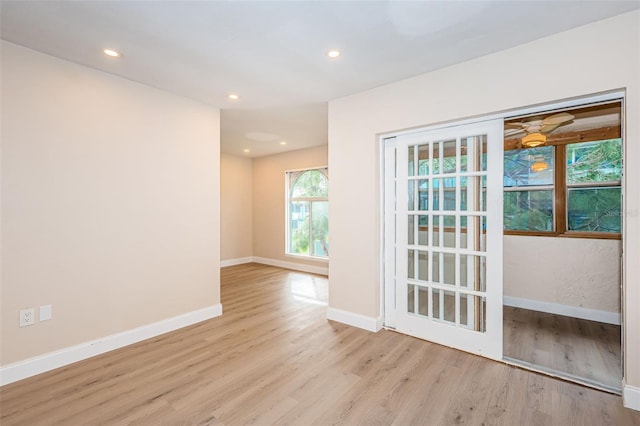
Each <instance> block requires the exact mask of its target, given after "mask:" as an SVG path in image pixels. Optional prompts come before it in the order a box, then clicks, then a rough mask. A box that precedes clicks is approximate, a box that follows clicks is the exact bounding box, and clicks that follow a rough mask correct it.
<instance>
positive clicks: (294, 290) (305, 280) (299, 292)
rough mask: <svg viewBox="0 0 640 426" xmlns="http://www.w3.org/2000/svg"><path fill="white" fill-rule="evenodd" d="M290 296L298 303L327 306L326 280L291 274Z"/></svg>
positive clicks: (318, 277)
mask: <svg viewBox="0 0 640 426" xmlns="http://www.w3.org/2000/svg"><path fill="white" fill-rule="evenodd" d="M289 283H290V284H291V295H292V296H293V299H294V300H297V301H299V302H306V303H312V304H314V305H322V306H327V298H328V293H327V279H326V278H324V277H320V276H313V275H303V274H296V273H291V274H290V275H289Z"/></svg>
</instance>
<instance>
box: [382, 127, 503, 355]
mask: <svg viewBox="0 0 640 426" xmlns="http://www.w3.org/2000/svg"><path fill="white" fill-rule="evenodd" d="M502 138H503V121H502V119H498V120H492V121H485V122H480V123H474V124H467V125H462V126H452V127H448V128H444V129H437V130H428V131H418V132H415V133H411V134H406V135H401V136H397V137H395V138H392V139H388V140H386V143H385V237H384V238H385V262H386V264H385V270H386V272H385V311H386V312H385V323H386V325H387V326H390V327H395V328H396V330H397V331H399V332H402V333H405V334H409V335H412V336H416V337H419V338H422V339H426V340H430V341H433V342H436V343H440V344H443V345H447V346H451V347H454V348H457V349H461V350H464V351H468V352H472V353H476V354H479V355H483V356H486V357H489V358H494V359H502V167H503V158H502V157H503V140H502Z"/></svg>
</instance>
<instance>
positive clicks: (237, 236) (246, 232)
mask: <svg viewBox="0 0 640 426" xmlns="http://www.w3.org/2000/svg"><path fill="white" fill-rule="evenodd" d="M252 170H253V162H252V161H251V158H244V157H238V156H234V155H229V154H221V155H220V224H221V227H220V259H221V260H222V261H226V262H231V263H233V262H234V261H244V260H246V259H247V258H250V257H251V256H252V254H253V248H252V243H253V241H252V236H253V224H252V223H253V222H252V221H253V218H252V206H253V204H252V191H253V186H252V181H253V171H252Z"/></svg>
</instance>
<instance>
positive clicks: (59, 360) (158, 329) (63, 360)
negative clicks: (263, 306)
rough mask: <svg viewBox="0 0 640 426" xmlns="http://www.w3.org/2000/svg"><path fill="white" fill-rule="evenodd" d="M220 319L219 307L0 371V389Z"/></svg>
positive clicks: (162, 321)
mask: <svg viewBox="0 0 640 426" xmlns="http://www.w3.org/2000/svg"><path fill="white" fill-rule="evenodd" d="M220 315H222V305H221V304H220V303H218V304H216V305H212V306H209V307H206V308H203V309H199V310H197V311H192V312H187V313H186V314H182V315H178V316H176V317H173V318H167V319H164V320H161V321H158V322H155V323H152V324H147V325H143V326H141V327H137V328H134V329H131V330H127V331H123V332H121V333H116V334H112V335H110V336H106V337H102V338H99V339H96V340H92V341H89V342H85V343H81V344H79V345H76V346H70V347H68V348H64V349H60V350H58V351H55V352H50V353H48V354H44V355H41V356H37V357H34V358H30V359H26V360H24V361H19V362H15V363H13V364H8V365H6V366H3V367H2V368H0V386H4V385H6V384H9V383H13V382H16V381H18V380H22V379H26V378H27V377H31V376H35V375H36V374H40V373H44V372H46V371H50V370H53V369H56V368H59V367H63V366H65V365H69V364H72V363H74V362H78V361H82V360H84V359H87V358H91V357H94V356H96V355H100V354H103V353H105V352H109V351H112V350H114V349H118V348H121V347H123V346H128V345H131V344H133V343H137V342H140V341H143V340H146V339H149V338H152V337H155V336H159V335H161V334H164V333H168V332H170V331H174V330H177V329H179V328H182V327H187V326H189V325H192V324H195V323H198V322H201V321H205V320H208V319H211V318H215V317H218V316H220Z"/></svg>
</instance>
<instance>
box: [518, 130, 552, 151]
mask: <svg viewBox="0 0 640 426" xmlns="http://www.w3.org/2000/svg"><path fill="white" fill-rule="evenodd" d="M546 141H547V137H546V136H545V135H543V134H542V133H538V132H536V133H530V134H528V135H527V136H525V137H523V138H522V146H523V147H524V148H535V147H537V146H541V145H544V144H545V142H546Z"/></svg>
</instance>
